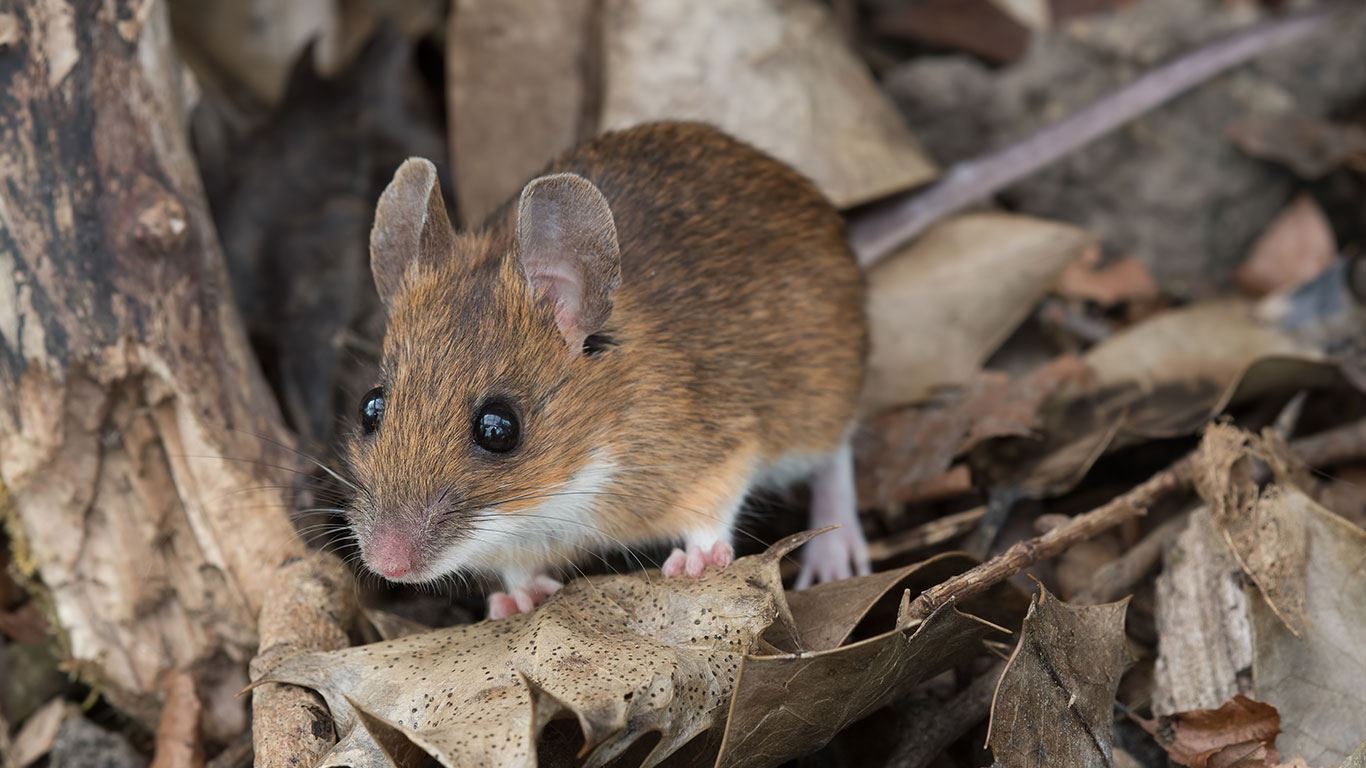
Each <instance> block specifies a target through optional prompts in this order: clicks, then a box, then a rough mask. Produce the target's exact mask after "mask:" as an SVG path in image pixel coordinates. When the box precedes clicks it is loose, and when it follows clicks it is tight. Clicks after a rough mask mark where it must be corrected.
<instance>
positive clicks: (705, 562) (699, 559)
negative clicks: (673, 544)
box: [661, 541, 735, 579]
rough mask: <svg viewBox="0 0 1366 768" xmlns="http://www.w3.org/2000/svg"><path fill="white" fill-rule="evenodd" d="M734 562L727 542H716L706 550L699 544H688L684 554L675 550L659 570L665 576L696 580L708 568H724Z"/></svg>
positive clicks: (733, 554)
mask: <svg viewBox="0 0 1366 768" xmlns="http://www.w3.org/2000/svg"><path fill="white" fill-rule="evenodd" d="M734 560H735V550H734V549H733V548H732V547H731V546H730V542H728V541H718V542H716V543H715V544H713V545H711V546H710V547H708V548H703V547H702V546H701V545H699V544H689V545H688V550H687V551H686V552H685V551H683V550H681V549H678V548H675V549H674V551H673V552H672V553H670V554H669V559H668V560H665V561H664V567H663V568H662V569H661V570H663V572H664V575H665V576H688V577H689V578H693V579H696V578H698V577H700V576H701V575H702V574H703V573H705V572H706V570H707V567H708V566H712V567H716V568H725V567H726V566H728V565H730V564H731V562H733V561H734Z"/></svg>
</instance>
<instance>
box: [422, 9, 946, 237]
mask: <svg viewBox="0 0 1366 768" xmlns="http://www.w3.org/2000/svg"><path fill="white" fill-rule="evenodd" d="M551 6H552V7H547V6H545V5H544V4H542V3H537V2H526V1H525V0H522V1H521V2H506V0H460V1H459V2H458V3H457V6H456V8H455V12H454V13H453V14H452V18H451V28H450V33H449V37H450V41H451V42H450V44H449V45H448V51H449V54H448V55H449V57H450V58H449V61H448V68H449V82H448V85H447V88H448V94H449V98H448V100H449V103H450V112H451V114H452V115H453V119H452V120H451V128H450V130H451V146H452V147H453V148H454V154H455V164H456V166H457V167H458V168H459V169H460V173H458V174H457V183H458V185H459V193H460V194H459V199H460V208H461V215H462V219H463V221H464V222H465V224H466V225H472V224H475V223H477V222H479V221H482V220H483V218H484V217H485V216H487V215H488V214H489V213H490V212H492V211H493V210H494V209H495V208H496V207H497V206H499V205H501V204H502V203H503V202H504V201H506V200H507V199H509V198H510V197H512V196H513V195H515V194H516V193H517V191H518V190H519V189H521V186H522V184H524V183H525V182H526V180H527V179H528V178H529V177H530V176H531V175H532V174H533V173H535V172H536V171H537V170H539V169H540V168H541V167H542V166H543V165H545V164H546V163H547V162H549V161H550V159H551V158H552V157H553V156H554V155H556V154H557V153H559V152H560V151H562V150H564V149H567V148H569V147H570V146H572V145H573V144H575V143H577V142H578V141H582V140H586V139H588V138H589V137H591V136H592V135H595V134H596V133H598V132H600V131H603V130H613V129H617V128H625V127H629V126H632V125H636V124H638V123H642V122H648V121H653V120H700V121H704V122H708V123H712V124H714V125H717V126H719V127H721V128H722V129H724V130H725V131H727V132H728V133H731V134H733V135H735V136H737V137H738V138H740V139H743V140H745V141H747V142H749V143H751V144H754V145H755V146H757V147H759V148H761V149H764V150H766V151H768V152H770V153H772V154H773V155H775V156H776V157H778V158H779V159H781V160H784V161H786V162H788V163H790V164H792V165H793V166H794V167H796V168H797V169H798V170H799V171H801V172H802V173H804V174H806V175H807V176H809V177H810V178H811V179H812V180H814V181H815V182H816V185H817V186H819V187H820V188H821V190H822V191H823V192H824V193H825V194H826V196H827V197H829V198H830V199H831V200H832V201H833V202H834V203H835V204H836V205H838V206H840V207H851V206H855V205H858V204H860V203H864V202H868V201H871V200H875V199H878V198H881V197H884V196H886V195H888V194H891V193H893V192H897V191H900V190H903V189H906V188H909V187H912V186H915V185H917V184H921V183H923V182H926V181H929V180H930V179H931V178H932V177H933V176H934V175H935V172H936V171H935V168H934V166H933V164H932V163H931V162H930V161H929V160H928V159H927V158H926V157H925V155H924V154H923V153H922V152H921V151H920V149H919V146H918V145H917V143H916V142H915V139H914V138H913V137H912V136H911V134H910V132H909V130H908V129H907V127H906V124H905V122H904V121H903V120H902V119H901V117H900V116H899V115H898V114H897V113H896V111H895V109H894V108H893V107H892V105H891V104H890V103H889V102H888V101H887V100H886V98H885V97H884V96H883V95H882V93H881V91H880V90H879V89H878V87H877V85H876V83H874V81H873V79H872V77H871V75H870V74H869V72H868V70H867V67H866V66H865V65H864V64H863V63H862V62H860V61H859V60H858V59H857V58H856V57H855V56H854V54H853V53H852V52H851V51H850V50H849V47H848V46H847V45H846V44H845V41H844V40H843V38H841V36H840V33H839V30H838V28H837V26H836V25H835V24H834V23H833V22H832V20H831V13H830V9H829V8H828V7H827V6H826V5H825V4H823V3H821V2H818V0H792V1H790V2H784V3H781V4H774V3H771V2H769V1H768V0H717V1H716V2H713V3H710V4H708V6H707V13H694V12H693V9H692V8H691V6H689V5H688V4H676V3H655V2H646V1H645V0H607V1H606V2H601V3H595V2H588V0H573V2H564V3H553V4H551ZM529 50H534V51H536V55H535V56H528V55H527V51H529ZM661 50H667V52H668V53H667V55H661V54H660V51H661Z"/></svg>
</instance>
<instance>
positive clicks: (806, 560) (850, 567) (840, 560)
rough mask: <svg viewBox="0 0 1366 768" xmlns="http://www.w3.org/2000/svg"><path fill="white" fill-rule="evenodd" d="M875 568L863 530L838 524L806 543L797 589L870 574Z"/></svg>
mask: <svg viewBox="0 0 1366 768" xmlns="http://www.w3.org/2000/svg"><path fill="white" fill-rule="evenodd" d="M871 572H872V564H871V563H870V562H869V560H868V542H867V541H864V539H863V533H862V532H861V531H859V530H858V528H856V527H853V526H844V527H841V528H836V529H835V530H833V531H829V532H827V533H823V534H821V535H820V536H817V537H816V538H814V539H812V540H811V541H809V542H807V543H806V546H805V547H804V548H803V549H802V570H801V573H800V574H798V576H797V583H796V588H797V589H806V588H807V587H809V586H811V585H812V584H824V583H825V582H827V581H839V580H840V579H847V578H849V577H851V576H867V575H868V574H869V573H871Z"/></svg>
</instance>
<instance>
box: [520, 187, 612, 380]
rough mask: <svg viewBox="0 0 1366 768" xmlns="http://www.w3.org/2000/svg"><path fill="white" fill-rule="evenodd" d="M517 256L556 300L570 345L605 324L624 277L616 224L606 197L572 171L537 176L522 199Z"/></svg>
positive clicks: (574, 347) (535, 283)
mask: <svg viewBox="0 0 1366 768" xmlns="http://www.w3.org/2000/svg"><path fill="white" fill-rule="evenodd" d="M517 259H518V261H519V262H520V264H521V267H522V273H523V274H525V275H526V279H527V281H528V282H529V283H531V288H532V290H533V291H535V292H536V295H537V296H545V297H548V298H549V299H550V301H551V302H552V303H553V304H554V306H555V324H556V325H558V326H559V328H560V333H561V334H562V335H563V336H564V340H565V342H566V343H567V344H568V345H569V348H570V350H571V351H574V352H576V353H577V352H581V351H582V350H583V341H584V339H585V338H587V337H588V336H589V335H590V334H593V333H597V332H598V331H600V330H602V327H603V325H604V324H606V323H607V318H608V317H610V316H611V314H612V292H613V291H615V290H616V288H617V286H618V285H619V284H620V283H621V253H620V250H619V249H618V246H617V225H616V223H615V222H614V221H613V220H612V209H611V207H610V206H609V205H608V204H607V198H605V197H603V196H602V192H600V191H599V190H598V188H597V187H595V186H593V183H592V182H591V181H589V180H588V179H585V178H584V177H582V176H579V175H577V174H573V173H557V174H554V175H551V176H542V177H540V178H538V179H534V180H532V181H531V183H530V184H527V185H526V188H524V189H523V190H522V197H521V200H520V201H519V202H518V205H517Z"/></svg>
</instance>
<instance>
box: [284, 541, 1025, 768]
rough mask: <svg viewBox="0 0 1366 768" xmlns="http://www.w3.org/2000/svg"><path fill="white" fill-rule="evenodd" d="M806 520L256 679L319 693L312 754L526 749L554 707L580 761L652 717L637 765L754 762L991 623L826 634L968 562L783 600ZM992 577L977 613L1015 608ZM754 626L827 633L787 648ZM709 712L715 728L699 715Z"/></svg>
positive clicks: (945, 617) (815, 732)
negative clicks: (323, 730) (326, 722)
mask: <svg viewBox="0 0 1366 768" xmlns="http://www.w3.org/2000/svg"><path fill="white" fill-rule="evenodd" d="M810 535H811V534H800V535H798V536H793V537H789V538H788V539H784V540H783V541H782V542H779V543H778V544H777V545H775V546H774V547H773V548H772V549H770V550H769V551H768V552H767V553H765V554H764V555H759V556H754V557H747V558H742V559H740V560H738V561H736V562H735V563H734V564H733V565H731V566H730V567H729V568H727V569H725V570H723V571H719V572H712V573H710V574H708V575H707V576H706V577H705V578H703V579H701V580H698V581H691V580H679V579H669V580H662V579H658V578H655V579H653V580H652V579H650V578H648V577H642V576H641V575H639V574H637V575H632V576H612V577H602V578H594V579H584V580H580V581H576V582H573V583H571V584H570V585H568V586H567V587H565V589H564V590H562V591H561V592H560V593H559V594H558V595H556V596H555V597H554V598H552V599H551V600H550V601H548V602H547V603H546V604H545V605H543V606H542V607H541V608H539V609H538V610H537V611H535V612H534V613H532V614H523V615H519V616H514V617H512V618H510V619H505V620H501V621H496V622H483V623H480V624H474V625H466V626H459V627H453V628H450V629H445V630H438V631H435V632H428V633H424V634H417V635H408V636H405V637H403V638H401V639H398V640H394V641H387V642H383V643H377V644H374V645H368V646H361V647H358V648H350V649H346V650H342V651H337V652H333V653H326V654H305V655H301V656H295V657H293V658H290V659H288V660H286V661H284V662H283V663H281V664H280V665H279V666H278V667H276V668H275V669H274V670H273V671H272V672H271V673H270V675H269V676H268V677H267V678H266V681H267V682H290V683H294V684H297V685H305V686H308V687H310V688H314V689H315V690H317V691H318V692H319V693H321V694H322V695H323V697H324V698H325V699H326V700H327V704H328V707H329V708H330V709H331V711H332V713H333V717H334V718H335V719H336V723H337V731H338V733H339V734H341V739H340V741H339V742H338V744H337V746H336V747H335V748H334V749H333V750H332V751H331V752H330V753H328V756H327V757H326V758H325V759H324V760H323V761H322V763H321V764H320V765H321V766H341V765H351V764H357V765H372V764H376V765H380V764H388V763H387V762H386V761H393V762H394V763H396V764H398V765H404V764H406V762H405V759H406V758H405V756H408V757H412V756H414V755H420V754H422V753H425V754H428V755H432V756H435V757H437V758H438V759H439V760H441V761H443V764H444V765H467V764H482V765H490V766H497V765H526V764H528V763H529V761H530V760H531V757H532V756H533V755H534V754H535V750H536V741H537V739H538V737H539V735H540V734H541V732H542V730H543V729H544V727H545V726H546V725H547V724H548V723H549V722H550V721H552V720H555V719H560V718H565V717H573V718H574V719H576V720H577V722H578V724H579V726H580V728H581V729H582V732H583V740H584V745H585V746H584V750H583V752H582V754H583V755H584V756H585V759H586V761H587V762H586V764H587V765H602V764H605V763H606V762H608V761H610V760H611V759H613V758H615V757H617V756H620V755H621V754H623V753H624V752H625V751H626V750H627V749H628V748H631V746H632V744H633V743H634V742H636V741H637V740H638V739H640V738H641V737H642V736H645V735H646V734H648V733H650V732H653V731H658V732H659V734H660V738H659V741H658V743H656V744H655V745H654V748H653V750H652V751H651V753H650V756H649V757H648V758H646V760H645V764H647V765H654V764H655V763H657V762H658V761H659V760H662V759H664V758H665V757H668V756H669V755H671V754H674V753H675V752H676V751H678V750H679V749H680V748H682V747H684V746H685V745H687V749H686V752H687V753H688V755H689V756H691V757H696V756H697V755H703V756H712V755H715V754H716V750H717V749H721V750H722V752H721V757H720V758H719V759H720V760H721V762H722V764H727V765H744V766H752V765H768V764H774V763H773V761H774V760H776V761H778V762H781V760H783V759H788V758H791V757H794V756H796V755H799V754H801V753H802V752H804V751H809V750H811V749H815V748H817V747H819V746H820V745H821V744H823V743H824V741H825V740H827V739H829V738H830V736H832V735H833V734H834V733H835V732H837V731H838V730H839V728H841V727H843V725H845V724H847V723H848V722H851V721H852V719H853V718H856V717H861V716H862V715H863V714H866V713H867V712H870V711H872V710H873V709H875V708H877V707H880V706H883V705H884V704H886V703H887V702H888V701H890V700H891V697H893V696H894V695H896V694H898V693H901V692H904V691H905V690H908V689H909V688H910V687H911V686H913V685H915V684H916V683H917V682H919V681H921V680H924V679H926V678H927V677H929V676H932V675H934V674H938V673H939V672H940V671H943V670H944V669H946V668H948V666H950V665H952V664H954V663H957V662H960V661H962V660H964V659H966V658H968V657H970V656H971V655H974V654H976V653H979V652H980V651H981V640H982V639H983V638H984V637H986V636H987V635H989V634H992V633H995V632H997V631H999V628H998V627H996V626H995V625H993V624H991V623H989V622H987V621H984V620H981V619H976V618H973V617H970V616H967V615H966V614H963V613H959V612H957V611H956V610H953V609H952V608H951V607H950V609H949V610H946V611H942V612H940V613H937V614H935V615H934V616H932V617H930V619H928V620H926V621H925V622H924V623H923V624H921V625H918V626H917V627H901V626H898V627H896V628H894V629H892V630H891V631H888V632H885V633H883V634H880V635H877V636H875V637H873V638H870V639H868V640H865V641H862V642H858V643H854V644H853V645H848V646H840V647H833V644H836V643H839V642H842V641H843V639H844V638H846V637H848V636H849V633H850V632H852V631H853V629H854V627H856V626H858V625H859V624H860V622H863V621H865V620H868V619H869V617H870V616H872V617H876V616H880V615H881V614H880V613H876V612H872V611H873V609H874V608H875V607H876V606H877V605H878V604H880V603H881V604H885V603H886V599H885V597H886V596H887V595H888V594H889V592H890V591H891V590H892V589H893V587H898V586H903V585H905V584H906V583H908V582H911V583H916V582H917V579H918V580H920V581H923V582H924V585H925V586H928V585H929V584H930V583H933V582H934V581H935V580H937V579H939V578H943V577H944V576H947V575H948V574H949V573H952V572H956V571H959V570H962V569H963V568H965V567H968V566H969V565H971V562H970V561H969V560H967V559H965V558H963V557H961V556H956V555H948V556H943V557H940V558H935V559H934V560H931V561H928V562H927V563H924V564H919V565H916V566H911V567H908V568H905V569H901V570H899V571H895V572H891V573H889V574H877V575H874V576H869V577H863V578H860V579H851V580H848V581H845V582H840V583H839V584H834V585H828V586H826V587H824V588H821V589H817V590H812V591H811V592H810V593H807V594H804V595H800V596H797V597H796V598H795V600H794V603H793V604H794V607H795V612H792V611H789V609H788V604H787V602H786V600H785V598H784V595H783V593H782V585H781V582H780V581H779V576H778V560H779V558H781V557H782V556H783V555H784V554H786V553H787V552H790V551H791V550H793V549H795V548H796V547H798V546H800V545H801V544H802V543H803V542H804V541H805V540H807V539H808V538H809V537H810ZM1003 588H1004V589H1005V590H1006V591H1004V592H1003V591H1002V590H1000V589H998V590H997V591H996V592H994V593H993V594H992V595H991V596H990V598H989V600H990V603H988V602H987V601H986V600H983V601H981V602H980V605H981V606H982V608H984V609H988V610H987V612H988V613H990V612H991V610H997V611H1004V612H1005V613H1006V615H1008V614H1009V611H1011V610H1013V608H1012V596H1013V595H1016V594H1017V593H1015V592H1013V588H1010V587H1008V585H1003ZM975 604H977V603H975ZM993 604H994V605H993ZM837 605H838V608H836V606H837ZM1016 608H1018V606H1016ZM870 612H871V613H870ZM1016 615H1018V614H1016ZM889 623H890V619H889ZM761 636H762V637H773V638H776V639H778V640H779V641H781V642H783V643H784V644H785V645H787V646H788V647H791V648H796V647H806V648H813V647H823V648H824V650H816V651H810V650H808V651H804V652H801V653H787V652H784V651H781V650H779V649H778V648H776V647H774V646H773V645H772V644H770V643H768V642H767V641H765V640H764V639H762V637H761ZM798 638H800V639H801V640H800V641H799V640H798ZM802 643H804V644H805V645H802ZM765 649H767V650H765ZM755 652H762V653H766V654H767V655H757V656H756V655H749V654H751V653H755ZM742 660H743V663H742ZM780 681H781V682H780ZM835 688H838V689H840V691H841V692H840V694H839V695H837V696H836V695H831V691H832V690H835ZM774 696H780V697H782V698H781V702H779V703H781V705H782V708H783V709H785V710H788V711H791V712H794V713H806V714H807V715H810V716H817V715H818V716H819V717H820V719H821V720H822V723H823V725H822V726H821V727H820V728H815V729H807V732H806V733H804V734H801V735H799V736H798V735H794V734H791V733H789V732H788V731H787V730H785V728H786V727H787V725H788V723H786V721H783V720H782V719H781V718H779V719H772V718H769V717H768V716H767V715H768V714H771V712H772V711H773V709H774V707H775V706H777V704H776V703H775V702H774V700H773V697H774ZM722 719H725V722H726V729H725V730H724V731H722V730H720V729H712V726H714V725H716V724H719V723H720V722H721V720H722ZM708 729H712V733H710V734H708V735H707V736H706V737H705V738H695V737H697V736H699V735H700V734H702V733H703V732H704V731H707V730H708ZM775 729H776V730H775ZM775 734H778V735H780V736H781V737H782V738H781V739H779V741H780V742H781V744H779V745H774V744H773V739H774V736H775ZM756 740H758V741H756ZM723 741H724V746H723V744H722V742H723ZM689 742H691V743H689ZM756 744H765V745H767V746H765V747H763V748H762V749H761V748H758V747H757V746H756Z"/></svg>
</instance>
